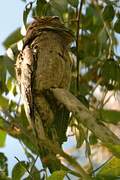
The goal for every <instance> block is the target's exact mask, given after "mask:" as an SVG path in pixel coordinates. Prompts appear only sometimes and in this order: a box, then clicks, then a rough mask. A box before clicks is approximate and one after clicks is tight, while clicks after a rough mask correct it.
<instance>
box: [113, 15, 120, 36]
mask: <svg viewBox="0 0 120 180" xmlns="http://www.w3.org/2000/svg"><path fill="white" fill-rule="evenodd" d="M114 30H115V32H116V33H120V17H119V18H118V19H117V20H116V22H115V24H114Z"/></svg>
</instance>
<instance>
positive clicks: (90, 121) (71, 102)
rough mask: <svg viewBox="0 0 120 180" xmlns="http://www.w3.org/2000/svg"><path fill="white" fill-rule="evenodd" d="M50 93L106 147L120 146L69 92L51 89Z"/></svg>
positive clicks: (115, 137)
mask: <svg viewBox="0 0 120 180" xmlns="http://www.w3.org/2000/svg"><path fill="white" fill-rule="evenodd" d="M51 91H52V93H53V95H54V96H55V98H56V99H57V100H58V101H59V102H61V103H62V104H64V105H65V107H66V108H67V109H68V110H69V111H70V112H72V113H73V115H74V116H75V117H76V119H77V120H78V121H79V122H80V123H82V124H83V125H84V126H85V127H87V128H88V129H90V130H91V131H92V132H93V133H94V134H95V135H96V136H97V137H98V138H99V139H100V140H101V141H102V142H103V143H104V144H105V145H106V146H108V147H109V145H110V144H111V145H120V139H119V138H118V137H117V136H116V135H115V134H114V133H113V132H112V131H110V129H108V128H107V127H106V126H105V125H104V124H102V123H98V122H97V121H96V117H95V116H94V115H93V114H92V113H91V112H90V111H89V110H88V109H87V108H86V107H85V106H84V105H83V104H82V103H81V102H80V101H79V100H78V99H77V98H76V97H75V96H74V95H72V94H71V93H70V92H69V91H67V90H65V89H60V88H56V89H51ZM109 148H110V147H109ZM111 151H112V150H111Z"/></svg>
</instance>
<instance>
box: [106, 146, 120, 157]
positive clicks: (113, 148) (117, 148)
mask: <svg viewBox="0 0 120 180" xmlns="http://www.w3.org/2000/svg"><path fill="white" fill-rule="evenodd" d="M107 147H108V148H109V149H110V150H111V151H112V153H113V154H114V155H115V156H116V157H117V158H119V159H120V145H114V144H107Z"/></svg>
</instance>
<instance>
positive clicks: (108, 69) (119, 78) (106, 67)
mask: <svg viewBox="0 0 120 180" xmlns="http://www.w3.org/2000/svg"><path fill="white" fill-rule="evenodd" d="M100 74H101V76H102V77H103V80H104V83H105V84H104V85H106V86H108V85H109V84H112V85H114V87H117V86H120V66H119V63H118V62H117V61H115V60H114V59H108V60H107V61H105V63H104V64H103V67H102V68H101V71H100Z"/></svg>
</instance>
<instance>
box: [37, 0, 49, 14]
mask: <svg viewBox="0 0 120 180" xmlns="http://www.w3.org/2000/svg"><path fill="white" fill-rule="evenodd" d="M48 4H49V3H47V2H46V1H45V0H37V2H36V8H35V15H36V16H44V15H46V10H47V9H46V6H47V5H48Z"/></svg>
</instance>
